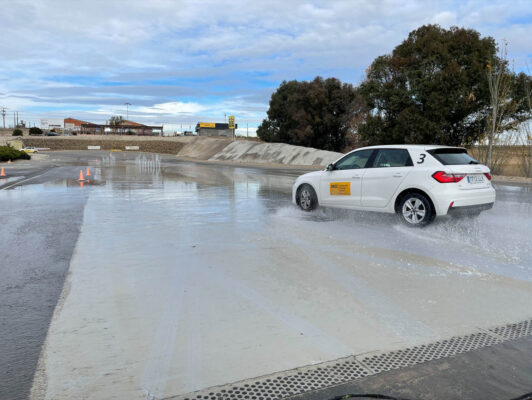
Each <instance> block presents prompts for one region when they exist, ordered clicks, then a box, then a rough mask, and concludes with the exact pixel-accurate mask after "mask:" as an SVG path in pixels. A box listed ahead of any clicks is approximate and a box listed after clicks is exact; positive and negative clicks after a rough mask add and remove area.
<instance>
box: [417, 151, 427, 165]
mask: <svg viewBox="0 0 532 400" xmlns="http://www.w3.org/2000/svg"><path fill="white" fill-rule="evenodd" d="M425 157H427V155H426V154H424V153H421V154H420V155H419V161H418V162H417V163H418V164H423V162H424V161H425Z"/></svg>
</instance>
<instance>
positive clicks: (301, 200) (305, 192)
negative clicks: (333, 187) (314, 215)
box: [297, 183, 318, 211]
mask: <svg viewBox="0 0 532 400" xmlns="http://www.w3.org/2000/svg"><path fill="white" fill-rule="evenodd" d="M297 204H299V207H300V208H301V209H302V210H303V211H312V210H314V209H315V208H316V207H317V206H318V196H317V195H316V192H315V191H314V189H313V188H312V186H310V185H308V184H306V183H305V184H303V185H301V186H300V187H299V189H298V190H297Z"/></svg>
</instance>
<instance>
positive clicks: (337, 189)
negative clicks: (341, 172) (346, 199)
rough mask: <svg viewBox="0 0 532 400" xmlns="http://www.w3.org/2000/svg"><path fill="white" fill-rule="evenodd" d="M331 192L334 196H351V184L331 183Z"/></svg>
mask: <svg viewBox="0 0 532 400" xmlns="http://www.w3.org/2000/svg"><path fill="white" fill-rule="evenodd" d="M329 190H330V193H331V195H332V196H334V195H339V196H350V195H351V182H331V183H329Z"/></svg>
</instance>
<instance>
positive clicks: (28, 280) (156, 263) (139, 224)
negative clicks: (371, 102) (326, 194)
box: [0, 152, 532, 399]
mask: <svg viewBox="0 0 532 400" xmlns="http://www.w3.org/2000/svg"><path fill="white" fill-rule="evenodd" d="M47 156H48V157H47V158H46V159H44V160H42V161H40V162H39V163H36V165H32V164H29V163H25V164H24V163H21V164H19V163H14V164H12V166H11V167H10V169H8V170H7V172H8V179H9V180H8V181H4V182H1V183H0V189H2V188H8V189H7V190H0V205H1V206H0V216H1V217H2V219H1V220H2V222H3V227H2V230H1V233H0V250H1V253H0V254H2V262H1V264H2V268H1V271H2V278H3V279H2V281H1V282H0V289H1V290H0V310H1V311H0V321H1V324H0V354H2V357H1V358H0V388H1V391H0V398H2V399H4V398H5V399H19V398H20V399H22V398H27V397H28V395H29V393H30V391H31V398H35V399H37V398H49V399H68V398H94V399H99V398H116V399H122V398H128V399H135V398H138V399H145V398H150V396H151V398H164V397H168V396H172V395H177V394H184V393H188V392H191V391H194V390H198V389H203V388H206V387H210V386H213V385H220V384H225V383H229V382H233V381H237V380H241V379H246V378H251V377H255V376H260V375H264V374H268V373H272V372H276V371H280V370H286V369H290V368H294V367H298V366H303V365H308V364H312V363H316V362H321V361H329V360H333V359H336V358H339V357H344V356H346V355H349V354H360V353H364V352H368V351H376V350H379V351H387V350H394V349H399V348H404V347H407V346H412V345H416V344H419V343H426V342H429V341H433V340H439V339H441V338H445V337H449V336H452V335H458V334H467V333H470V332H474V331H476V330H478V329H479V328H488V327H491V326H495V325H501V324H505V323H511V322H516V321H520V320H523V319H527V318H530V317H532V311H531V310H532V253H531V252H530V247H531V246H530V244H531V243H530V237H531V236H532V235H531V233H532V231H531V226H532V225H531V223H532V189H531V188H530V187H526V186H523V187H517V186H497V202H496V204H495V206H494V208H493V210H491V211H488V212H485V213H483V214H482V215H481V216H480V217H479V218H477V219H456V220H455V219H448V218H446V219H441V220H436V222H435V223H434V224H433V225H431V226H429V227H427V228H426V229H422V230H416V229H409V228H406V227H404V226H402V225H401V224H400V223H399V222H398V221H397V220H396V218H395V217H394V216H390V215H380V214H366V213H356V212H345V211H339V210H324V209H319V210H317V211H316V212H314V213H304V212H302V211H299V210H298V209H297V208H296V207H295V206H293V205H292V204H291V203H290V190H291V185H292V183H293V181H294V180H295V177H296V176H297V175H299V173H302V172H303V171H297V170H285V169H276V168H270V169H256V168H246V167H233V166H224V165H212V164H207V163H203V164H196V163H192V162H183V161H179V160H176V159H175V157H171V156H159V155H153V154H135V153H128V154H126V153H109V152H94V153H88V152H50V153H48V154H47ZM87 166H89V167H90V169H91V177H90V179H89V180H88V181H84V182H83V183H80V182H79V181H77V178H78V176H79V171H80V169H83V172H84V174H85V173H86V168H87ZM54 310H55V311H54ZM52 314H53V318H52ZM524 348H525V349H526V351H529V347H524ZM41 349H42V351H41ZM280 355H282V357H281V356H280ZM530 372H531V373H532V371H530ZM503 392H504V388H503ZM442 398H446V397H442Z"/></svg>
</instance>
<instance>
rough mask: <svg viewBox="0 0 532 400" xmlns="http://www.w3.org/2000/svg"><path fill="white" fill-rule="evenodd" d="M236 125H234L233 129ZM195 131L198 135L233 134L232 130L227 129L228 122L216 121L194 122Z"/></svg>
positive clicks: (229, 135) (230, 135)
mask: <svg viewBox="0 0 532 400" xmlns="http://www.w3.org/2000/svg"><path fill="white" fill-rule="evenodd" d="M236 128H238V125H235V129H236ZM196 133H197V134H198V136H228V137H232V136H233V130H232V129H229V124H221V123H218V122H198V123H197V124H196Z"/></svg>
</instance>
